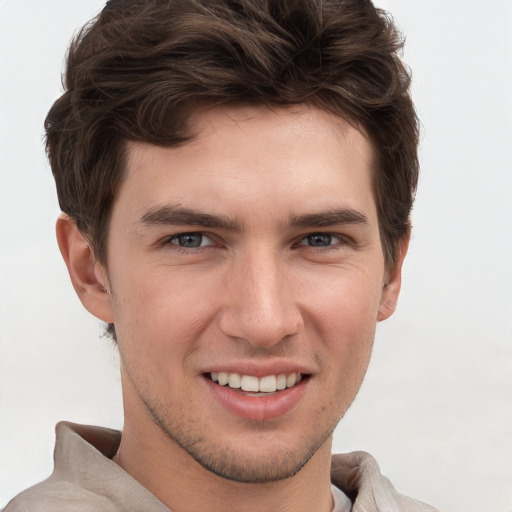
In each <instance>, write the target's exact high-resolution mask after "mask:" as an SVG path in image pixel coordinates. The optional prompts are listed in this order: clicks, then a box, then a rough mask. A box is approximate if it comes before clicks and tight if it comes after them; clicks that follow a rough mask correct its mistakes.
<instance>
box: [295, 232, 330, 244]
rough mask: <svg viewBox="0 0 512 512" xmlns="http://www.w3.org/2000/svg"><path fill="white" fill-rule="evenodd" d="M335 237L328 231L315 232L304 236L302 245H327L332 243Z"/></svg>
mask: <svg viewBox="0 0 512 512" xmlns="http://www.w3.org/2000/svg"><path fill="white" fill-rule="evenodd" d="M333 238H334V237H333V236H332V235H330V234H328V233H313V234H312V235H308V236H307V237H306V238H304V242H307V243H303V244H302V245H310V246H311V247H327V246H329V245H331V244H332V239H333Z"/></svg>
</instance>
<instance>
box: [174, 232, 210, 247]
mask: <svg viewBox="0 0 512 512" xmlns="http://www.w3.org/2000/svg"><path fill="white" fill-rule="evenodd" d="M168 243H170V244H174V245H178V246H180V247H183V248H185V249H195V248H198V247H206V246H208V245H213V241H212V240H211V238H208V237H207V236H206V235H204V234H203V233H197V232H196V233H180V234H179V235H174V236H173V237H171V238H169V240H168Z"/></svg>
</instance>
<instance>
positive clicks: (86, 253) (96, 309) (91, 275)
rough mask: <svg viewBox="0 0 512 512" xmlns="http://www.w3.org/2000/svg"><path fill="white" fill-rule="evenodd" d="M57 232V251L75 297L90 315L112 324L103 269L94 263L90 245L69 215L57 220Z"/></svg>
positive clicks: (112, 319) (112, 318) (105, 275)
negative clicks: (67, 273)
mask: <svg viewBox="0 0 512 512" xmlns="http://www.w3.org/2000/svg"><path fill="white" fill-rule="evenodd" d="M56 231H57V242H58V244H59V249H60V252H61V254H62V257H63V258H64V261H65V263H66V266H67V268H68V272H69V277H70V278H71V282H72V284H73V288H74V289H75V291H76V293H77V295H78V298H79V299H80V301H81V302H82V304H83V305H84V307H85V309H87V311H89V312H90V313H91V314H93V315H94V316H96V317H97V318H99V319H100V320H103V321H104V322H107V323H113V322H114V317H113V314H112V308H111V303H110V293H109V290H108V287H109V285H108V279H107V274H106V271H105V269H104V267H103V266H102V265H100V264H99V263H98V262H97V261H96V258H95V257H94V253H93V251H92V249H91V247H90V245H89V243H88V242H87V240H86V239H85V238H84V237H83V235H82V233H80V230H79V229H78V227H77V225H76V222H75V221H74V220H73V219H71V218H70V217H69V216H68V215H65V214H62V215H61V216H60V217H59V218H58V220H57V226H56Z"/></svg>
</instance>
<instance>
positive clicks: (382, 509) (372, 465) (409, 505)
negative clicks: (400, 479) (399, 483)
mask: <svg viewBox="0 0 512 512" xmlns="http://www.w3.org/2000/svg"><path fill="white" fill-rule="evenodd" d="M331 480H332V483H333V484H334V485H336V486H337V487H339V488H340V489H341V490H343V492H345V494H347V496H349V497H350V498H351V499H352V501H353V503H354V505H353V509H352V510H353V512H388V511H393V512H439V511H438V510H437V509H436V508H434V507H431V506H430V505H427V504H426V503H422V502H421V501H417V500H414V499H412V498H409V497H407V496H404V495H403V494H400V493H399V492H397V491H396V490H395V488H394V487H393V485H392V484H391V482H390V481H389V480H388V479H387V478H386V477H385V476H383V475H382V473H381V472H380V468H379V465H378V464H377V461H376V460H375V459H374V458H373V457H372V456H371V455H370V454H368V453H366V452H352V453H345V454H339V455H334V456H333V457H332V463H331Z"/></svg>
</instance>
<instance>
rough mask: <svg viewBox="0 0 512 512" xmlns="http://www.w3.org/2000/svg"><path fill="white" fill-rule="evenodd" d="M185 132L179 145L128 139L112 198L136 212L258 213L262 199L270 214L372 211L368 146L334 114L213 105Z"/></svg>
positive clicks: (198, 113)
mask: <svg viewBox="0 0 512 512" xmlns="http://www.w3.org/2000/svg"><path fill="white" fill-rule="evenodd" d="M190 129H191V132H192V134H193V137H192V139H191V140H190V141H189V142H187V143H186V144H183V145H181V146H179V147H172V148H161V147H156V146H152V145H149V144H144V143H129V144H128V147H127V169H126V171H127V172H126V177H125V180H124V183H123V185H122V186H121V189H120V191H119V196H118V201H117V202H118V203H120V204H123V205H125V206H126V205H128V204H129V205H131V208H132V209H133V210H134V211H135V210H138V213H139V214H140V213H141V212H142V211H143V210H145V209H146V210H147V209H148V208H151V207H153V206H157V205H163V204H165V203H173V204H175V205H180V206H182V207H186V208H198V207H200V208H201V209H205V210H209V211H213V212H214V213H219V212H221V211H222V213H225V214H227V215H230V214H231V210H232V213H233V215H240V214H243V213H244V212H243V211H242V210H245V212H246V213H248V214H249V213H250V211H251V208H249V207H248V206H249V205H251V204H252V205H254V208H253V210H252V213H254V214H256V215H257V216H262V215H263V214H264V212H263V211H262V210H261V209H258V205H261V202H262V201H263V202H265V203H266V204H267V206H271V212H272V213H274V214H276V215H281V214H282V215H285V214H288V215H290V214H300V213H301V212H302V210H303V211H306V210H307V211H308V213H310V212H312V211H315V210H319V209H328V208H330V207H332V208H338V207H340V206H342V207H354V208H358V209H361V208H363V207H364V208H365V209H369V210H372V211H373V210H374V209H375V204H374V200H373V187H372V168H373V162H374V155H373V151H372V148H371V145H370V144H369V142H368V140H367V138H366V137H365V135H364V134H363V133H362V132H361V131H360V130H358V129H357V128H356V127H354V126H353V125H351V124H349V123H348V122H346V121H344V120H343V119H341V118H339V117H337V116H334V115H333V114H330V113H327V112H324V111H322V110H319V109H316V108H312V107H308V106H298V107H294V108H288V109H282V108H276V109H269V108H267V107H264V106H258V107H240V106H237V107H222V108H220V107H218V108H210V109H204V110H199V111H196V112H195V113H194V114H193V115H192V116H191V119H190ZM189 203H190V204H189ZM340 203H343V204H340ZM116 207H117V206H116ZM116 207H115V208H114V214H115V210H116ZM242 207H243V208H242Z"/></svg>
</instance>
